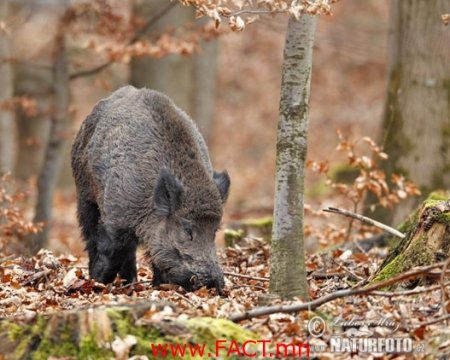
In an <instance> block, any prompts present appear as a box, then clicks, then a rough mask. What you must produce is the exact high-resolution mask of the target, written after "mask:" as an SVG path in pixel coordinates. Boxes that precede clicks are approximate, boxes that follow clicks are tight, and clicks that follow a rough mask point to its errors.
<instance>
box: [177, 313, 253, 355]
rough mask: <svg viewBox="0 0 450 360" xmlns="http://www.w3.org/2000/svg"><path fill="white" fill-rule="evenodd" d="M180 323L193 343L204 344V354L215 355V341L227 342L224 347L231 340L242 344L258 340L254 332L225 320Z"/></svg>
mask: <svg viewBox="0 0 450 360" xmlns="http://www.w3.org/2000/svg"><path fill="white" fill-rule="evenodd" d="M181 323H182V324H183V325H185V326H186V328H188V329H189V333H191V334H192V342H193V343H196V344H206V352H210V353H213V354H214V353H215V349H216V342H217V340H227V343H224V345H225V346H226V345H229V344H230V342H231V341H232V340H234V341H236V342H237V343H239V344H242V343H244V342H245V341H247V340H257V339H258V336H257V334H255V333H254V332H252V331H250V330H247V329H244V328H243V327H241V326H239V325H237V324H235V323H233V322H232V321H229V320H225V319H214V318H209V317H199V318H192V319H188V320H183V321H181ZM248 350H249V351H253V350H251V349H248Z"/></svg>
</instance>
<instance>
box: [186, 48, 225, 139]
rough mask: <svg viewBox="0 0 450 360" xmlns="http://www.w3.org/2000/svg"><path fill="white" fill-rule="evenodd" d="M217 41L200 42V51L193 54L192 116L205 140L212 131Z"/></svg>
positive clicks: (214, 105)
mask: <svg viewBox="0 0 450 360" xmlns="http://www.w3.org/2000/svg"><path fill="white" fill-rule="evenodd" d="M218 45H219V43H218V41H217V40H213V41H210V42H207V43H205V42H204V43H202V52H201V53H200V54H196V55H194V56H193V59H192V60H193V67H194V69H193V74H192V75H193V76H192V77H193V80H192V81H193V86H194V91H193V92H192V96H193V99H192V117H193V119H194V120H195V122H196V123H197V125H198V128H199V129H200V131H201V133H202V135H203V137H204V138H205V140H206V142H207V143H209V141H210V138H211V133H212V127H213V120H214V112H215V109H216V101H215V100H216V84H217V50H218Z"/></svg>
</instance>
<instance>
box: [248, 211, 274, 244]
mask: <svg viewBox="0 0 450 360" xmlns="http://www.w3.org/2000/svg"><path fill="white" fill-rule="evenodd" d="M242 225H244V227H245V228H246V229H247V233H248V232H251V231H250V230H253V231H255V232H257V233H258V236H262V237H263V239H264V240H265V241H267V242H269V243H270V240H271V237H272V226H273V219H272V217H271V216H267V217H262V218H259V219H247V220H244V221H243V222H242Z"/></svg>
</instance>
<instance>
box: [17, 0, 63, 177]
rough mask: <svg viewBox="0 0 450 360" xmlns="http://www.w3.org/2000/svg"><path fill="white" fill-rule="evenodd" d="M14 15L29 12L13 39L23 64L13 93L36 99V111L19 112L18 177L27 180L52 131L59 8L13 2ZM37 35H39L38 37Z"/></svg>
mask: <svg viewBox="0 0 450 360" xmlns="http://www.w3.org/2000/svg"><path fill="white" fill-rule="evenodd" d="M10 6H11V8H12V12H13V15H15V14H18V17H19V18H20V14H21V13H29V15H28V17H27V20H26V22H24V23H23V24H22V25H21V26H20V27H18V28H17V29H15V31H14V33H13V35H12V36H13V38H12V42H11V47H12V55H13V57H14V58H17V59H20V60H21V61H23V63H22V62H21V63H17V64H15V66H14V94H15V95H16V96H27V97H30V98H32V99H33V100H35V101H36V104H37V112H36V114H30V113H27V112H25V111H22V109H20V108H19V109H18V110H17V112H16V119H17V135H18V139H17V143H18V147H17V160H16V165H15V176H16V178H18V179H19V180H28V179H29V178H30V177H32V176H36V175H37V174H38V173H39V170H40V168H41V165H42V161H43V158H44V152H45V144H46V143H47V140H48V134H49V130H50V121H49V118H50V113H51V106H52V71H51V68H50V67H49V64H51V61H52V60H51V52H52V44H53V40H54V36H55V28H56V27H57V23H58V22H57V21H58V20H57V18H58V11H55V9H59V6H58V7H57V6H56V4H54V5H52V6H48V4H45V3H44V4H43V3H40V2H32V3H31V2H17V3H16V2H11V5H10ZM36 34H39V36H38V37H37V36H36Z"/></svg>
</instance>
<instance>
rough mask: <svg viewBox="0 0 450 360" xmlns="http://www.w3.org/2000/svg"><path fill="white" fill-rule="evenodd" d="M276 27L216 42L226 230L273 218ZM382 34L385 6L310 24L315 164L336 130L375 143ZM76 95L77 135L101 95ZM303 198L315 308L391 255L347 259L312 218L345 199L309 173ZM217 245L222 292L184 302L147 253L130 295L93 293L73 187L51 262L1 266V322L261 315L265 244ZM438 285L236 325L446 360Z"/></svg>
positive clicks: (341, 229)
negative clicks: (158, 280)
mask: <svg viewBox="0 0 450 360" xmlns="http://www.w3.org/2000/svg"><path fill="white" fill-rule="evenodd" d="M342 4H345V6H343V5H342ZM284 30H285V22H284V21H280V22H277V21H262V22H260V23H258V24H254V25H252V26H249V27H248V29H247V30H246V31H245V32H244V33H243V34H237V35H234V34H232V35H229V36H227V37H224V38H222V39H220V41H221V44H220V55H219V83H218V103H217V111H216V113H217V118H216V119H215V126H214V134H213V138H212V141H211V144H210V149H211V154H212V158H213V162H214V164H215V166H216V167H217V168H218V169H219V170H220V169H223V168H227V169H228V170H229V172H230V174H231V178H232V190H231V196H230V199H229V202H228V204H227V206H226V213H225V218H224V226H223V227H224V229H226V228H227V227H228V225H229V224H233V223H235V222H239V221H241V220H242V219H247V218H249V217H250V218H255V217H256V218H260V217H263V216H268V215H269V216H270V215H271V213H272V207H273V190H274V183H273V179H274V172H275V142H276V126H277V121H278V100H279V86H280V81H281V77H280V68H281V60H282V48H283V38H284ZM386 35H387V2H386V1H378V0H377V1H372V0H371V1H365V2H361V1H359V0H347V1H345V2H341V3H338V5H337V6H336V8H335V15H334V17H332V18H329V19H327V18H324V19H321V20H320V21H319V24H318V30H317V41H316V46H315V50H314V51H315V53H314V70H313V78H312V87H313V91H312V99H311V106H310V108H311V121H310V132H309V139H308V145H309V152H308V157H309V158H310V159H313V160H321V161H323V160H326V159H327V160H330V163H331V164H332V166H335V167H339V166H340V165H342V163H343V162H345V159H344V160H342V158H340V157H339V156H340V155H339V154H337V153H336V152H335V151H334V149H335V146H336V144H337V142H338V139H337V136H336V129H337V128H339V129H340V130H341V131H342V132H343V133H344V135H345V136H348V137H349V138H351V139H359V138H361V137H362V136H364V135H368V134H370V135H372V136H373V137H374V138H375V139H376V137H377V135H378V132H379V125H380V122H381V117H382V112H383V102H384V94H385V78H386V59H385V55H386V46H385V45H386ZM243 59H245V60H243ZM89 86H91V87H92V85H91V84H90V85H89ZM85 90H86V87H85V88H80V89H79V90H78V94H77V93H75V100H76V101H78V104H77V105H78V113H77V117H78V120H77V121H78V122H75V124H74V128H77V127H78V126H79V122H80V121H81V120H82V119H83V118H84V117H85V115H86V114H87V113H88V112H89V111H90V110H91V109H92V106H93V104H94V103H95V102H96V100H97V99H98V96H97V95H99V94H98V93H99V91H97V93H96V94H94V93H93V92H92V91H85ZM83 94H84V97H83V96H82V95H83ZM94 95H95V96H94ZM80 104H81V105H80ZM66 170H67V168H66ZM305 195H306V201H307V203H308V204H310V205H309V206H307V208H306V216H307V217H306V221H305V224H306V226H305V234H306V248H307V252H308V256H307V271H308V279H309V280H308V281H309V289H310V298H311V299H317V298H320V297H322V296H326V295H328V294H333V293H335V292H336V291H339V290H343V289H350V288H352V287H353V286H355V285H356V284H357V283H359V282H360V281H361V280H362V279H367V278H368V277H369V276H370V275H372V274H373V273H374V272H375V271H376V269H377V268H378V266H379V264H380V263H381V261H382V259H383V258H384V256H385V255H386V251H385V250H381V249H378V248H374V249H372V250H370V251H369V252H368V253H361V252H359V251H354V250H346V248H347V246H346V245H345V244H342V241H343V239H344V238H345V237H346V236H345V234H346V229H347V225H348V223H347V222H346V221H345V220H343V219H337V218H330V217H324V216H322V215H320V214H319V213H320V209H321V208H324V207H327V206H329V205H333V206H344V207H348V205H349V203H348V202H346V199H345V198H343V197H342V196H338V195H336V194H334V193H333V192H332V191H331V190H330V189H327V188H326V186H325V185H324V182H323V179H320V178H319V177H317V176H316V175H315V174H312V173H308V175H307V179H306V193H305ZM370 234H371V231H369V230H368V231H364V229H362V231H361V232H359V238H363V237H367V236H369V235H370ZM355 239H356V238H355ZM218 241H219V247H220V250H219V253H220V261H221V265H222V268H223V270H224V271H225V272H227V273H232V274H238V275H239V274H240V275H244V276H247V277H239V276H237V275H226V288H225V291H224V294H223V295H222V296H219V295H218V294H216V293H215V290H207V289H200V290H198V291H196V292H190V293H187V292H185V291H184V290H183V289H181V288H178V287H174V286H162V287H159V288H153V287H152V285H151V279H152V273H151V270H150V269H149V267H148V266H147V265H146V261H145V259H144V258H142V257H141V258H140V259H139V271H138V275H139V282H138V283H136V284H134V285H133V286H123V285H121V284H120V283H115V284H114V285H112V286H104V285H101V284H96V283H93V282H92V281H90V280H89V278H88V272H87V258H86V254H85V252H84V244H83V242H82V241H81V239H80V234H79V230H78V226H77V224H76V205H75V195H74V188H73V186H72V187H71V188H70V189H69V190H64V191H59V192H58V194H57V196H56V199H55V211H54V226H53V228H52V232H51V241H50V244H49V245H50V247H51V249H52V250H53V252H50V251H47V250H43V251H42V252H41V253H40V254H38V255H37V256H36V257H33V258H26V257H20V256H17V257H16V256H14V257H4V258H2V259H0V317H6V318H13V317H16V316H26V317H29V318H31V317H33V316H35V315H36V314H39V313H52V312H57V311H61V310H70V309H78V308H80V307H85V306H93V305H95V306H96V305H102V304H125V303H130V302H133V301H142V300H160V299H166V300H168V301H170V302H172V303H174V304H176V307H177V311H174V312H172V313H164V314H161V318H164V317H169V318H170V317H172V318H174V317H178V316H181V314H182V315H183V316H189V317H194V316H212V317H222V318H227V317H229V316H230V315H231V314H233V313H236V312H243V311H246V310H248V309H251V308H254V307H256V306H258V305H259V303H260V300H261V298H264V295H265V294H267V292H268V281H267V278H268V276H269V273H268V271H269V267H270V264H269V257H270V256H269V255H270V247H269V245H267V244H266V243H265V242H264V241H262V240H260V239H255V238H247V239H245V240H244V241H243V242H242V243H237V244H236V245H235V246H234V247H224V244H223V231H222V232H221V234H219V239H218ZM339 244H340V245H339ZM60 254H62V255H60ZM330 274H331V275H330ZM437 277H438V275H436V274H435V275H434V277H433V276H431V277H430V278H429V279H428V280H427V282H426V283H424V284H423V285H422V286H421V287H419V288H416V289H415V292H412V293H411V292H409V291H408V290H407V289H406V287H407V286H408V285H411V283H403V287H400V288H397V289H389V292H388V293H386V291H385V292H384V294H383V293H381V292H378V293H376V294H370V295H360V296H349V297H344V298H340V299H336V300H334V301H332V302H327V303H325V304H324V305H322V306H320V307H319V308H318V309H317V310H316V311H315V312H311V311H305V312H300V313H289V314H287V313H278V314H273V315H270V316H264V317H260V318H254V319H251V320H245V321H243V322H242V323H241V324H242V325H243V326H244V327H246V328H249V329H252V330H254V331H255V332H257V333H258V335H259V336H260V337H261V338H264V339H268V338H270V339H273V340H274V341H279V342H287V343H291V342H293V341H300V340H302V341H306V342H308V343H309V344H311V346H313V345H314V346H316V347H317V349H318V348H320V347H324V348H325V349H329V345H330V338H331V336H342V337H345V336H346V335H347V336H348V337H351V336H352V335H355V333H352V334H350V332H349V331H354V330H351V329H354V328H355V327H352V326H350V325H349V324H348V323H347V326H342V322H340V321H339V320H340V319H343V320H345V321H350V320H352V319H362V320H365V321H367V323H364V324H362V325H361V326H358V327H357V331H359V333H357V334H356V335H357V336H358V337H365V336H371V337H385V338H389V337H391V335H392V337H396V338H407V339H411V341H412V344H413V351H414V354H409V353H406V354H400V355H399V354H392V355H386V354H379V356H378V355H373V354H372V355H367V356H366V355H364V354H357V353H355V352H353V353H352V355H350V354H349V353H345V354H340V355H339V356H341V358H350V357H351V356H353V357H354V358H396V359H402V358H405V359H409V358H413V357H414V358H425V357H427V356H428V357H429V358H439V356H441V358H442V359H445V358H446V357H445V356H450V355H449V354H450V330H449V327H448V324H446V322H445V321H438V320H440V319H441V318H442V316H443V315H445V314H446V313H445V309H444V307H443V306H442V301H443V300H442V297H443V292H442V290H441V288H440V286H439V283H438V282H437V281H436V278H437ZM262 278H264V279H262ZM433 279H434V280H433ZM383 291H384V290H383ZM392 291H394V292H392ZM449 310H450V309H449ZM318 314H320V315H321V316H322V317H324V318H325V319H326V321H327V328H326V331H325V332H324V333H323V334H322V335H321V336H317V337H314V336H313V335H312V334H311V333H310V332H309V331H308V322H309V320H310V319H311V318H313V317H314V316H316V315H318ZM433 321H436V323H434V324H433ZM374 324H377V326H375V325H374ZM383 325H386V326H383ZM369 334H370V335H369ZM318 357H320V358H324V359H326V358H329V359H334V358H338V356H337V354H330V353H326V352H321V354H320V355H319V354H318ZM447 358H448V357H447Z"/></svg>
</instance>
